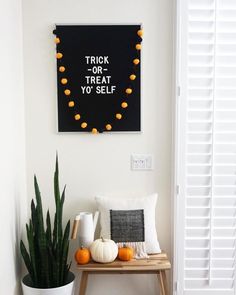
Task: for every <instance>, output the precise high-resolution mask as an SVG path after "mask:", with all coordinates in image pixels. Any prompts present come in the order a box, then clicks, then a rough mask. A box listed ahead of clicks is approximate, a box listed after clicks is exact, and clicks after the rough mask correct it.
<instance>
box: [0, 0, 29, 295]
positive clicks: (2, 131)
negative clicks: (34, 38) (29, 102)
mask: <svg viewBox="0 0 236 295" xmlns="http://www.w3.org/2000/svg"><path fill="white" fill-rule="evenodd" d="M21 12H22V11H21V1H19V0H8V1H1V2H0V36H1V46H0V56H1V71H0V89H1V96H0V97H1V98H0V135H1V137H0V142H1V144H0V187H1V190H0V201H1V206H0V225H1V245H0V281H1V283H0V294H9V295H13V294H18V293H19V282H20V276H21V273H20V269H21V258H20V255H19V241H20V238H21V229H22V226H23V224H24V223H25V217H26V186H25V184H26V183H25V181H26V179H25V154H24V144H25V138H24V127H25V126H24V98H23V58H22V57H23V56H22V15H21Z"/></svg>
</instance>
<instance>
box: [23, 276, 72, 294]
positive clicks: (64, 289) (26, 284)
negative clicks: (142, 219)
mask: <svg viewBox="0 0 236 295" xmlns="http://www.w3.org/2000/svg"><path fill="white" fill-rule="evenodd" d="M74 282H75V276H74V274H73V273H72V272H70V273H69V278H68V284H67V285H65V286H61V287H57V288H49V289H38V288H33V287H30V277H29V275H26V276H25V277H24V278H23V280H22V282H21V284H22V289H23V294H24V295H74Z"/></svg>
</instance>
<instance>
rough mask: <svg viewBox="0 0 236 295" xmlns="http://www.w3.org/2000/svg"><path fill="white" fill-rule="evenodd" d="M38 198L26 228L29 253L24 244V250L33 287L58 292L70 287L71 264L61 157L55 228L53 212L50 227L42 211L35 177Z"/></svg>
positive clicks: (21, 244)
mask: <svg viewBox="0 0 236 295" xmlns="http://www.w3.org/2000/svg"><path fill="white" fill-rule="evenodd" d="M34 190H35V198H36V201H34V199H32V201H31V218H30V219H29V223H28V224H26V233H27V240H28V250H27V249H26V247H25V244H24V243H23V241H22V240H21V242H20V250H21V255H22V257H23V260H24V263H25V266H26V268H27V270H28V272H29V275H30V278H31V281H32V287H35V288H54V287H59V286H63V285H65V284H66V281H67V278H68V274H69V269H70V264H68V263H67V258H68V250H69V232H70V220H69V221H68V222H67V224H66V227H65V229H64V231H63V226H62V215H63V205H64V200H65V187H64V189H63V192H62V194H60V188H59V169H58V157H56V166H55V172H54V198H55V205H56V212H55V215H54V223H53V228H52V224H51V217H50V213H49V210H48V211H47V214H46V223H45V222H44V214H43V207H42V200H41V194H40V190H39V186H38V181H37V178H36V176H34Z"/></svg>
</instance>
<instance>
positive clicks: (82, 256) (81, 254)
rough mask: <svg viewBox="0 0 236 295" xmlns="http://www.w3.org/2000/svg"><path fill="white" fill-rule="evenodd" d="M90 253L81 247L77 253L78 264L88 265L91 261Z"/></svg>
mask: <svg viewBox="0 0 236 295" xmlns="http://www.w3.org/2000/svg"><path fill="white" fill-rule="evenodd" d="M90 257H91V256H90V251H89V249H87V248H84V247H80V248H79V249H78V250H77V251H76V252H75V260H76V261H77V263H78V264H87V263H88V262H89V261H90Z"/></svg>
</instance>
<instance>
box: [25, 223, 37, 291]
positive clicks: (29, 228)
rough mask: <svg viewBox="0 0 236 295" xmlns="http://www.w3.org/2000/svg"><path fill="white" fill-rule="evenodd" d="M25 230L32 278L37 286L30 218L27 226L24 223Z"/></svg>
mask: <svg viewBox="0 0 236 295" xmlns="http://www.w3.org/2000/svg"><path fill="white" fill-rule="evenodd" d="M26 231H27V239H28V244H29V255H30V260H31V267H32V280H33V281H34V282H35V284H36V285H37V286H38V276H37V268H36V257H35V246H34V233H33V224H32V221H31V220H30V222H29V226H28V224H26Z"/></svg>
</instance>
